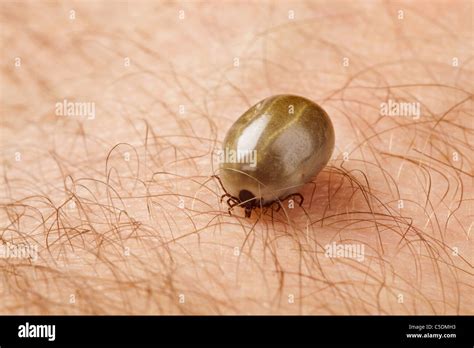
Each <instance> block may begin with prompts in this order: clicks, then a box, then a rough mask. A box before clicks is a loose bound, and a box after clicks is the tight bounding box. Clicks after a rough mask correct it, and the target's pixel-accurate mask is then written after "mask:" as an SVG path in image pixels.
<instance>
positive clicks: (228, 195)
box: [221, 193, 232, 203]
mask: <svg viewBox="0 0 474 348" xmlns="http://www.w3.org/2000/svg"><path fill="white" fill-rule="evenodd" d="M226 197H231V198H232V196H231V195H230V194H228V193H224V194H223V195H222V196H221V203H222V201H223V200H224V198H226Z"/></svg>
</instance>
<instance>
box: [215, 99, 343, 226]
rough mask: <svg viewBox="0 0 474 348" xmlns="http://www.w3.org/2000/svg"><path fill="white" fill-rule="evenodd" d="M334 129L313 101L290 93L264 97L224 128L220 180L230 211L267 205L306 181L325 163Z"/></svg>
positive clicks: (293, 190)
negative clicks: (228, 127) (235, 208)
mask: <svg viewBox="0 0 474 348" xmlns="http://www.w3.org/2000/svg"><path fill="white" fill-rule="evenodd" d="M333 149H334V128H333V126H332V123H331V120H330V119H329V116H328V115H327V113H326V112H325V111H324V110H323V109H322V108H321V107H320V106H319V105H317V104H316V103H314V102H312V101H311V100H308V99H306V98H303V97H299V96H295V95H276V96H272V97H269V98H266V99H264V100H262V101H260V102H259V103H257V104H256V105H254V106H252V107H251V108H250V109H249V110H247V111H246V112H245V113H244V114H243V115H242V116H241V117H240V118H239V119H238V120H237V121H236V122H235V123H234V124H233V125H232V127H231V128H230V129H229V131H228V132H227V135H226V137H225V139H224V143H223V150H222V153H221V154H222V156H221V158H220V172H219V179H220V182H221V184H222V186H223V189H224V191H225V194H224V195H223V196H222V198H226V197H227V203H228V205H229V212H230V209H232V208H233V207H234V206H240V207H242V208H244V209H245V216H246V217H250V215H251V212H252V210H253V209H255V208H258V207H263V206H269V205H271V204H273V203H274V202H280V201H282V200H284V199H286V198H287V197H289V196H292V195H298V196H300V198H301V200H300V204H301V203H302V201H303V197H302V196H301V195H300V194H298V193H297V192H298V190H299V189H301V187H302V186H303V185H304V184H305V183H307V182H309V181H311V179H312V178H314V177H315V176H316V175H317V174H318V173H319V172H320V171H321V169H323V168H324V166H325V165H326V164H327V162H328V161H329V159H330V157H331V155H332V152H333Z"/></svg>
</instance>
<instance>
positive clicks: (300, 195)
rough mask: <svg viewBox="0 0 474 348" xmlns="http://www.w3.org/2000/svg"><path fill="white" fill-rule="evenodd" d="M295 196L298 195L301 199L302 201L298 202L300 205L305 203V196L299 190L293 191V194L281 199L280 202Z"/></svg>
mask: <svg viewBox="0 0 474 348" xmlns="http://www.w3.org/2000/svg"><path fill="white" fill-rule="evenodd" d="M293 197H298V198H299V199H300V202H299V203H298V205H299V206H300V207H301V206H302V205H303V202H304V197H303V195H302V194H301V193H298V192H297V193H292V194H290V195H288V196H286V197H285V198H283V199H280V202H283V201H286V200H288V199H290V198H293Z"/></svg>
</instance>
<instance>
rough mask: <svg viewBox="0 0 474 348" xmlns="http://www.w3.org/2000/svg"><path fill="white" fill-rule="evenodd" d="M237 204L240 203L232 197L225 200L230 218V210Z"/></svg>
mask: <svg viewBox="0 0 474 348" xmlns="http://www.w3.org/2000/svg"><path fill="white" fill-rule="evenodd" d="M239 204H240V202H239V201H238V200H237V199H236V198H234V197H232V196H231V197H230V198H229V199H228V200H227V205H228V206H229V208H228V209H227V212H228V213H229V215H230V216H232V213H231V211H232V209H234V207H235V206H236V205H239Z"/></svg>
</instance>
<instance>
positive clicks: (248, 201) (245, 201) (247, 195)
mask: <svg viewBox="0 0 474 348" xmlns="http://www.w3.org/2000/svg"><path fill="white" fill-rule="evenodd" d="M239 200H240V202H241V203H242V206H243V207H246V208H251V207H253V206H255V205H256V203H257V200H256V199H255V196H254V194H253V193H252V192H250V191H247V190H240V192H239Z"/></svg>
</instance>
